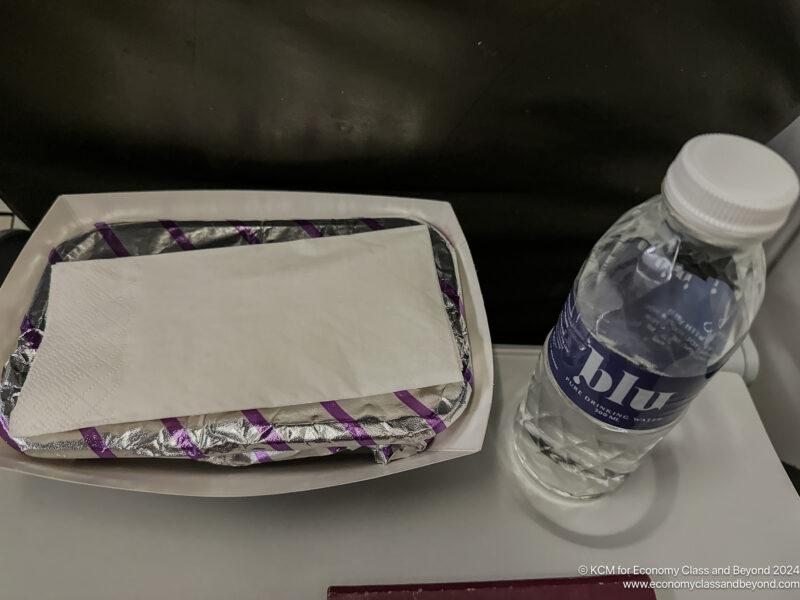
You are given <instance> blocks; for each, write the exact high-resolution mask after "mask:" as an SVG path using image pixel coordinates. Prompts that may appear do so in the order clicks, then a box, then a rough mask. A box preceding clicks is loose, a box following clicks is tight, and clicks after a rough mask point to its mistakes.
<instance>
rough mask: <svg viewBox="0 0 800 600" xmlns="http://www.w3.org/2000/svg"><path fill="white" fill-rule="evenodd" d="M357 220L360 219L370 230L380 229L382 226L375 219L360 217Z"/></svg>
mask: <svg viewBox="0 0 800 600" xmlns="http://www.w3.org/2000/svg"><path fill="white" fill-rule="evenodd" d="M359 221H361V222H362V223H364V225H366V226H367V227H369V228H370V229H372V231H380V230H381V229H383V228H384V227H383V225H381V224H380V223H378V222H377V221H376V220H375V219H369V218H367V217H361V218H360V219H359Z"/></svg>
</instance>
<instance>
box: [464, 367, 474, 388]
mask: <svg viewBox="0 0 800 600" xmlns="http://www.w3.org/2000/svg"><path fill="white" fill-rule="evenodd" d="M464 381H466V382H467V383H468V384H469V386H470V387H475V385H474V384H473V383H472V371H470V370H469V367H464Z"/></svg>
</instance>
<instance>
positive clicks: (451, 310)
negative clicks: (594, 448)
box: [0, 218, 472, 466]
mask: <svg viewBox="0 0 800 600" xmlns="http://www.w3.org/2000/svg"><path fill="white" fill-rule="evenodd" d="M413 225H419V223H418V222H416V221H412V220H408V219H368V218H364V219H345V220H315V221H260V222H239V221H226V222H205V221H182V222H180V223H175V222H172V221H154V222H144V223H117V224H110V225H109V224H107V223H97V224H96V226H95V229H94V230H93V231H90V232H88V233H85V234H83V235H81V236H79V237H76V238H73V239H71V240H69V241H66V242H64V243H62V244H60V245H59V246H58V247H57V248H54V249H53V250H52V251H51V253H50V257H49V262H50V265H49V266H48V267H47V268H46V269H45V271H44V273H43V274H42V277H41V280H40V281H39V285H38V287H37V289H36V292H35V294H34V298H33V301H32V302H31V305H30V308H29V309H28V313H27V315H26V316H25V319H24V320H23V322H22V325H21V327H20V336H19V343H18V346H17V348H16V350H15V351H14V352H13V353H12V355H11V357H10V358H9V360H8V362H7V363H6V365H5V367H4V369H3V375H2V381H0V437H2V438H3V439H4V440H5V441H6V443H8V444H9V445H10V446H12V447H13V448H14V449H16V450H19V451H20V452H24V453H25V454H28V455H30V456H36V457H42V458H142V457H153V458H183V459H187V458H188V459H194V460H200V461H204V462H210V463H214V464H218V465H228V466H245V465H252V464H258V463H265V462H273V461H280V460H292V459H297V458H306V457H311V456H330V455H333V454H338V453H340V452H369V451H371V453H372V454H373V456H374V457H375V460H376V461H377V462H379V463H388V462H390V461H392V460H396V459H398V458H403V457H406V456H411V455H413V454H416V453H418V452H422V451H424V450H426V449H427V448H428V447H429V446H430V445H431V444H432V443H434V440H435V438H436V435H437V434H439V433H441V432H442V431H444V430H445V429H446V428H447V427H449V426H451V425H452V424H453V423H454V422H455V420H456V419H458V417H459V416H460V415H461V414H462V413H463V411H464V409H465V408H466V406H467V403H468V402H469V399H470V396H471V391H472V374H471V371H470V347H469V338H468V336H467V327H466V321H465V316H464V307H463V304H462V302H461V297H460V286H459V279H458V268H457V265H456V262H455V259H454V254H453V249H452V248H451V246H450V245H449V243H448V241H447V240H446V239H445V238H444V236H442V234H440V233H439V232H438V231H436V230H435V229H434V228H432V227H430V226H429V227H428V229H429V232H430V236H431V242H432V245H433V253H434V262H435V264H436V270H437V272H438V275H439V284H440V288H441V290H442V298H443V300H444V306H445V310H446V311H447V315H448V318H449V321H450V324H451V326H452V331H453V336H454V339H455V341H456V345H457V347H458V350H459V353H460V356H461V360H462V366H463V374H464V379H463V381H461V382H459V383H451V384H447V385H440V386H433V387H426V388H419V389H413V390H400V391H397V392H394V393H391V394H382V395H379V396H371V397H367V398H351V399H347V400H340V401H338V402H325V403H311V404H303V405H298V406H288V407H281V408H264V409H251V410H244V411H235V412H225V413H218V414H207V415H194V416H176V417H175V418H170V419H161V420H154V421H142V422H137V423H124V424H119V425H105V426H101V427H88V428H84V429H80V430H76V431H68V432H63V433H57V434H52V435H44V436H36V437H30V438H12V437H10V436H9V434H8V421H9V417H10V415H11V412H12V411H13V410H14V407H15V405H16V403H17V398H18V397H19V393H20V390H21V389H22V386H23V385H24V383H25V378H26V377H27V374H28V372H29V371H30V369H31V366H32V364H33V361H34V359H35V357H36V350H37V348H38V347H39V344H40V343H41V340H42V336H44V335H45V333H46V323H47V301H48V295H49V289H50V271H51V267H52V265H54V264H56V263H57V262H60V261H78V260H98V259H113V258H116V257H120V256H142V255H150V254H161V253H166V252H182V251H188V250H194V249H199V248H219V247H226V246H241V245H247V244H270V243H279V242H286V241H291V240H298V239H304V238H308V237H321V236H334V235H351V234H355V233H363V232H367V231H372V230H377V229H388V228H395V227H409V226H413ZM157 344H158V341H157V340H153V347H154V351H156V347H157ZM230 360H232V361H235V360H238V358H237V356H236V355H235V353H232V354H231V356H230ZM219 376H220V377H224V376H225V366H224V365H219ZM265 385H267V383H266V382H265ZM230 389H231V393H232V394H235V393H236V382H233V381H232V382H230Z"/></svg>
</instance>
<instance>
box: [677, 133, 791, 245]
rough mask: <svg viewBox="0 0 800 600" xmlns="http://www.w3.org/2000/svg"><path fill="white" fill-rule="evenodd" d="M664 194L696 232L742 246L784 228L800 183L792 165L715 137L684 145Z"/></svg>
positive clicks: (736, 140) (752, 146)
mask: <svg viewBox="0 0 800 600" xmlns="http://www.w3.org/2000/svg"><path fill="white" fill-rule="evenodd" d="M663 191H664V196H665V197H666V199H667V202H668V203H669V205H670V206H671V207H672V209H673V210H674V211H675V213H676V214H677V216H678V218H679V219H680V220H681V221H683V222H684V223H685V224H686V225H687V226H689V227H690V228H691V229H693V230H695V231H697V232H698V233H701V234H705V235H707V236H710V237H712V238H714V239H715V240H718V241H721V242H725V243H732V244H742V243H750V242H760V241H763V240H765V239H767V238H769V237H771V236H772V235H773V234H774V233H775V232H776V231H777V230H778V229H780V227H781V226H782V225H783V224H784V223H785V222H786V218H787V217H788V215H789V211H790V210H791V209H792V206H793V205H794V203H795V200H796V199H797V194H798V191H800V184H798V180H797V175H796V174H795V172H794V169H792V167H791V166H790V165H789V163H787V162H786V161H785V160H784V159H783V158H781V157H780V156H779V155H778V154H777V153H776V152H774V151H772V150H770V149H769V148H767V147H766V146H764V145H762V144H759V143H758V142H754V141H753V140H749V139H747V138H744V137H740V136H737V135H729V134H723V133H710V134H706V135H700V136H697V137H694V138H692V139H690V140H689V141H688V142H686V144H684V146H683V148H681V151H680V152H679V153H678V156H677V157H676V158H675V160H674V161H673V162H672V164H671V165H670V167H669V169H668V170H667V176H666V177H665V178H664V188H663Z"/></svg>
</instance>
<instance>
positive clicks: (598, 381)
mask: <svg viewBox="0 0 800 600" xmlns="http://www.w3.org/2000/svg"><path fill="white" fill-rule="evenodd" d="M602 365H603V356H602V355H601V354H600V353H599V352H597V350H595V349H594V348H590V353H589V356H588V358H587V359H586V362H585V363H584V365H583V368H582V369H581V372H580V373H579V374H578V375H575V376H574V377H573V378H572V380H573V381H574V382H575V383H576V384H578V385H580V383H581V379H583V381H584V382H585V384H586V385H587V386H589V388H591V389H592V390H594V391H595V392H597V393H598V394H605V393H606V392H610V393H609V394H608V395H607V396H606V399H607V400H610V401H611V402H614V403H616V404H619V405H620V406H624V405H625V404H626V402H625V401H626V400H627V398H628V396H630V395H631V391H632V390H634V389H635V390H636V392H635V394H634V395H633V398H631V400H630V402H629V403H628V404H629V405H630V407H631V408H633V409H635V410H655V409H660V408H662V407H663V406H664V405H665V404H666V403H667V401H668V400H669V399H670V397H671V396H673V394H674V393H673V392H660V393H658V394H656V392H655V391H653V390H647V389H644V388H641V387H636V388H634V385H635V384H636V382H637V381H639V378H638V377H637V376H635V375H632V374H630V373H628V371H624V370H623V371H622V377H620V378H619V381H616V382H615V381H614V378H613V377H612V376H611V375H610V374H609V373H608V371H606V370H604V369H602V368H601V367H602ZM612 388H613V390H612Z"/></svg>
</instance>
